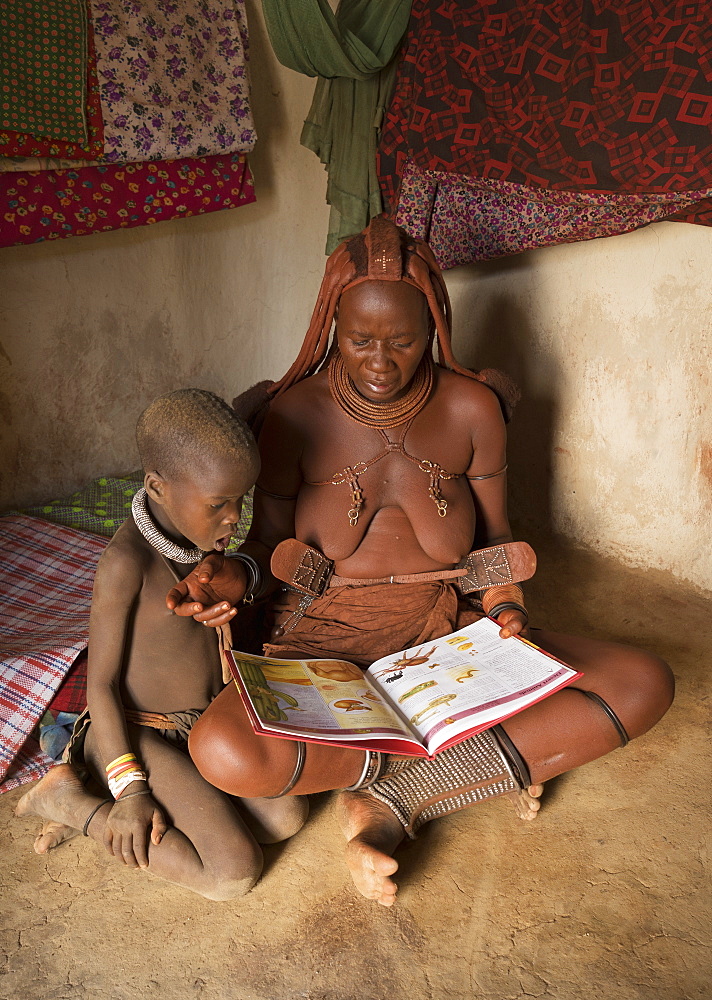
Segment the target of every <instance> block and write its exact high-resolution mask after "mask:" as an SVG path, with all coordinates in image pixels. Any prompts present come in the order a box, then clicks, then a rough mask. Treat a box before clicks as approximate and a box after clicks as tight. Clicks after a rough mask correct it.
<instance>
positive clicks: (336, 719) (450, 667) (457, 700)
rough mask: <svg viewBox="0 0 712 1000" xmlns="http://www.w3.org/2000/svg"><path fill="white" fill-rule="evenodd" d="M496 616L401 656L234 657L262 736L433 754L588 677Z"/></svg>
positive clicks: (232, 665)
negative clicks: (507, 630) (356, 659)
mask: <svg viewBox="0 0 712 1000" xmlns="http://www.w3.org/2000/svg"><path fill="white" fill-rule="evenodd" d="M500 627H501V626H499V625H498V624H497V623H496V622H495V621H493V619H491V618H482V619H481V620H480V621H478V622H475V623H474V624H473V625H468V626H467V627H466V628H463V629H460V630H459V631H458V632H453V633H452V634H451V635H445V636H443V637H442V639H435V640H431V641H430V642H425V643H423V644H422V645H420V646H418V647H417V648H415V647H413V648H412V649H406V650H403V651H402V652H398V653H391V654H390V655H389V656H384V657H382V658H381V659H380V660H376V662H375V663H373V664H371V666H370V667H369V668H368V670H366V671H363V670H361V669H360V668H359V667H356V666H354V664H352V663H349V662H348V661H346V660H280V659H277V658H275V657H266V656H253V655H252V654H250V653H241V652H238V651H237V650H230V651H228V652H226V654H225V655H226V658H227V661H228V665H229V667H230V671H231V673H232V675H233V678H234V680H235V683H236V685H237V687H238V690H239V691H240V694H241V696H242V700H243V702H244V704H245V708H246V710H247V714H248V716H249V718H250V721H251V723H252V727H253V729H254V730H255V732H256V733H260V734H262V735H271V736H283V737H286V738H288V739H299V740H307V741H315V742H318V743H330V744H334V745H336V746H357V747H359V748H361V749H363V750H382V751H385V752H386V753H396V754H405V755H407V756H412V757H433V756H435V754H437V753H438V752H440V751H441V750H445V749H446V748H447V747H449V746H453V745H454V744H455V743H460V742H462V740H464V739H466V738H467V737H468V736H474V735H475V734H476V733H479V732H482V730H483V729H489V728H490V727H491V726H494V725H496V724H497V723H498V722H502V721H503V720H504V719H508V718H509V717H510V716H512V715H515V714H516V713H517V712H521V711H522V709H524V708H528V707H529V706H530V705H533V704H534V703H535V702H537V701H541V699H542V698H546V697H548V696H549V695H550V694H553V693H554V692H555V691H558V690H560V689H561V688H562V687H564V686H565V685H567V684H570V683H571V682H572V681H574V680H576V679H577V678H578V677H581V676H583V675H582V674H581V673H578V672H577V671H576V670H572V669H571V667H568V666H566V664H565V663H562V662H561V661H560V660H557V659H556V658H555V657H553V656H551V655H550V654H549V653H546V652H545V651H544V650H542V649H539V647H538V646H535V645H534V644H533V643H531V642H529V641H528V640H526V639H520V638H519V637H518V636H511V637H510V638H509V639H501V638H500V636H499V631H500Z"/></svg>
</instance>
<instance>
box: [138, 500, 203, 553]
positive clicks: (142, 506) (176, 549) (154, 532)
mask: <svg viewBox="0 0 712 1000" xmlns="http://www.w3.org/2000/svg"><path fill="white" fill-rule="evenodd" d="M131 513H132V514H133V519H134V522H135V524H136V527H137V528H138V530H139V531H140V532H141V534H142V535H143V537H144V538H145V539H146V541H147V542H148V543H149V545H152V546H153V547H154V549H156V550H157V551H158V552H160V553H161V555H162V556H165V557H166V559H172V560H173V562H179V563H196V562H200V560H201V559H202V558H203V556H205V555H206V552H205V551H204V550H203V549H199V548H198V547H197V545H196V547H195V548H194V549H184V548H183V546H182V545H176V543H175V542H172V541H171V540H170V538H166V536H165V535H164V534H163V533H162V532H161V531H159V530H158V528H157V527H156V525H155V524H154V521H153V518H152V517H151V515H150V514H149V512H148V503H147V497H146V490H145V489H144V487H143V486H142V487H141V489H140V490H139V491H138V493H137V494H136V496H135V497H134V498H133V500H132V501H131Z"/></svg>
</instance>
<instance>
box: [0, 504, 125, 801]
mask: <svg viewBox="0 0 712 1000" xmlns="http://www.w3.org/2000/svg"><path fill="white" fill-rule="evenodd" d="M105 545H106V542H105V541H104V539H102V538H98V537H96V536H95V535H90V534H88V533H85V532H82V531H76V530H74V529H72V528H67V527H64V526H60V525H54V524H50V523H49V522H47V521H43V520H40V519H38V518H32V517H27V516H26V515H23V514H19V515H8V516H6V517H2V518H0V574H1V577H0V578H1V579H2V580H3V581H4V584H5V587H4V589H5V593H4V595H3V605H4V607H3V611H4V614H3V618H2V621H1V622H0V780H1V779H4V780H2V784H0V791H7V790H8V789H10V788H14V787H15V786H17V785H20V784H22V783H23V782H25V781H30V780H32V779H33V778H38V777H40V776H41V775H42V774H44V773H45V771H47V770H48V768H49V767H50V766H51V763H52V762H51V760H50V759H49V757H47V756H46V755H45V754H43V753H42V752H41V751H40V750H39V748H38V747H37V745H36V744H35V743H34V741H28V737H29V736H30V733H31V732H32V730H33V729H34V727H35V725H36V724H37V722H38V721H39V720H40V718H41V717H42V715H43V714H44V711H45V709H46V708H47V706H48V705H49V703H50V702H51V700H52V698H53V696H54V694H55V692H56V691H57V689H58V687H59V685H60V684H61V682H62V679H63V677H64V676H65V674H66V673H67V671H68V670H69V668H70V666H71V665H72V663H73V662H74V660H75V659H76V657H77V656H78V655H79V653H80V652H81V651H82V650H83V649H84V648H85V647H86V644H87V639H88V631H89V608H90V604H91V589H92V582H93V579H94V571H95V569H96V564H97V562H98V559H99V556H100V555H101V552H102V551H103V549H104V547H105Z"/></svg>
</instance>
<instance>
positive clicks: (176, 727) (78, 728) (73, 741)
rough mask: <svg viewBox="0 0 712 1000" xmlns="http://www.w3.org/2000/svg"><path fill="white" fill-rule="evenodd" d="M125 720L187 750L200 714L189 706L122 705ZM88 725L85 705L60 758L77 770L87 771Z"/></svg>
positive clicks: (200, 711) (200, 710)
mask: <svg viewBox="0 0 712 1000" xmlns="http://www.w3.org/2000/svg"><path fill="white" fill-rule="evenodd" d="M124 714H125V716H126V721H127V722H129V723H132V724H133V725H137V726H146V727H147V728H149V729H153V730H154V731H155V732H157V733H158V735H159V736H160V737H161V738H162V739H164V740H165V741H166V743H170V745H171V746H174V747H176V749H178V750H182V751H184V752H186V753H187V750H188V736H189V734H190V731H191V729H192V728H193V726H194V725H195V723H196V722H197V721H198V719H199V718H200V716H201V715H202V714H203V710H202V709H200V708H189V709H186V711H184V712H166V713H163V712H139V711H137V710H136V709H133V708H125V709H124ZM90 726H91V719H90V718H89V709H88V708H85V709H84V711H83V712H82V714H81V715H80V716H79V718H78V719H77V721H76V722H75V723H74V729H73V731H72V735H71V737H70V739H69V743H68V744H67V747H66V749H65V751H64V755H63V758H62V759H63V761H64V762H65V764H71V765H72V766H73V767H74V768H75V769H76V770H77V771H82V770H86V762H85V758H84V743H85V741H86V738H87V733H88V732H89V727H90Z"/></svg>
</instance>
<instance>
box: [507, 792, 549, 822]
mask: <svg viewBox="0 0 712 1000" xmlns="http://www.w3.org/2000/svg"><path fill="white" fill-rule="evenodd" d="M543 791H544V786H543V785H530V786H529V788H523V789H522V790H521V791H520V792H510V793H509V794H508V795H507V798H508V799H509V801H510V802H511V803H512V805H513V806H514V811H515V812H516V814H517V816H519V818H520V819H525V820H530V821H531V820H533V819H536V817H537V813H538V812H539V810H540V809H541V802H540V801H539V799H540V797H541V793H542V792H543Z"/></svg>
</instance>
